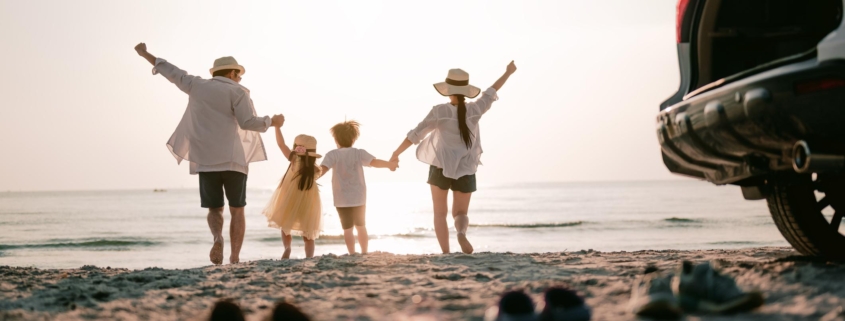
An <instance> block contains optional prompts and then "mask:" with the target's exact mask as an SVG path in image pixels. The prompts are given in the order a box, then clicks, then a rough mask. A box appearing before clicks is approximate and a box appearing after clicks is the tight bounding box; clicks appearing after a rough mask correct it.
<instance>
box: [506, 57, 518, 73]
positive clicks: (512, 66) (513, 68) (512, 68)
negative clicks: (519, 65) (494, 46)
mask: <svg viewBox="0 0 845 321" xmlns="http://www.w3.org/2000/svg"><path fill="white" fill-rule="evenodd" d="M514 72H516V65H515V64H514V63H513V60H511V63H509V64H508V67H507V69H506V71H505V73H507V74H508V75H510V74H513V73H514Z"/></svg>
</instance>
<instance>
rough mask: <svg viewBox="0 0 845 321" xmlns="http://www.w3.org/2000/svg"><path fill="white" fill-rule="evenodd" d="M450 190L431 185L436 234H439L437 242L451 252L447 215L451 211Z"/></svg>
mask: <svg viewBox="0 0 845 321" xmlns="http://www.w3.org/2000/svg"><path fill="white" fill-rule="evenodd" d="M448 196H449V191H448V190H445V191H444V190H442V189H440V187H437V186H434V185H431V201H432V203H433V204H434V234H437V242H439V243H440V250H441V251H443V253H449V225H448V224H446V215H447V214H448V212H449V204H447V203H446V197H448Z"/></svg>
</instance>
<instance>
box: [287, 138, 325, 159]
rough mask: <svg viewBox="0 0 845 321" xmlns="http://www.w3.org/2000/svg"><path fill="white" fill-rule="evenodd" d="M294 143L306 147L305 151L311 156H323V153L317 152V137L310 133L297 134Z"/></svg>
mask: <svg viewBox="0 0 845 321" xmlns="http://www.w3.org/2000/svg"><path fill="white" fill-rule="evenodd" d="M293 145H294V146H302V147H305V152H306V153H308V156H311V157H314V158H320V157H323V156H322V155H320V154H317V139H316V138H314V137H312V136H308V135H299V136H296V138H294V139H293ZM294 149H296V148H294Z"/></svg>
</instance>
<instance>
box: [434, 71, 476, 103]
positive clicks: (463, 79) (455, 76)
mask: <svg viewBox="0 0 845 321" xmlns="http://www.w3.org/2000/svg"><path fill="white" fill-rule="evenodd" d="M434 89H436V90H437V92H439V93H440V94H441V95H443V96H451V95H464V97H467V98H475V96H478V94H479V93H481V89H479V88H478V87H475V86H473V85H470V84H469V74H468V73H467V72H466V71H463V70H460V69H449V74H448V75H447V76H446V81H444V82H439V83H436V84H434Z"/></svg>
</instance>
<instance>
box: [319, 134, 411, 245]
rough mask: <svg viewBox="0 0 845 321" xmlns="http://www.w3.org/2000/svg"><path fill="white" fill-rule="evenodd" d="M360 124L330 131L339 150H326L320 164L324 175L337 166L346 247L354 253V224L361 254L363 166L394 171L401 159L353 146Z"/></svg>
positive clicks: (335, 186)
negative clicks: (387, 158) (391, 159)
mask: <svg viewBox="0 0 845 321" xmlns="http://www.w3.org/2000/svg"><path fill="white" fill-rule="evenodd" d="M358 126H359V125H358V122H356V121H354V120H350V121H345V122H342V123H339V124H337V125H334V127H332V129H331V131H332V136H334V141H335V143H336V144H337V149H335V150H332V151H330V152H328V153H326V155H325V156H324V157H323V162H322V163H321V164H320V167H321V168H322V169H323V175H326V173H327V172H328V171H329V170H330V169H334V173H333V174H332V193H333V194H334V206H335V207H336V208H337V215H338V216H340V225H341V226H343V240H344V241H346V249H347V250H349V254H354V253H355V236H354V235H352V226H353V225H354V226H355V228H356V229H357V230H358V244H359V245H360V246H361V253H362V254H367V241H368V236H367V227H366V226H365V225H366V224H365V223H366V221H365V213H366V204H367V183H366V182H365V181H364V166H369V167H376V168H388V169H390V170H391V171H395V170H396V167H397V166H398V162H387V161H384V160H380V159H376V158H375V157H374V156H373V155H370V153H367V151H365V150H363V149H357V148H354V147H352V145H353V144H355V141H356V140H357V139H358V135H359V134H360V133H359V132H358Z"/></svg>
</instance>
